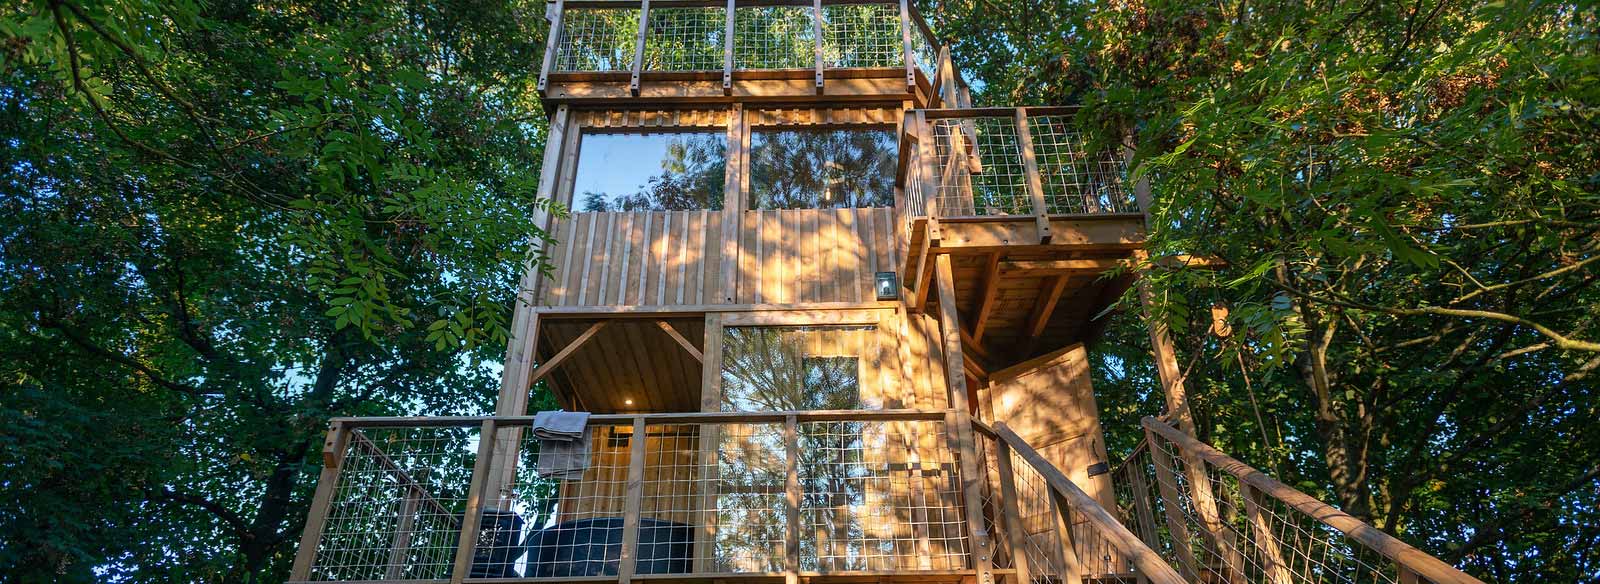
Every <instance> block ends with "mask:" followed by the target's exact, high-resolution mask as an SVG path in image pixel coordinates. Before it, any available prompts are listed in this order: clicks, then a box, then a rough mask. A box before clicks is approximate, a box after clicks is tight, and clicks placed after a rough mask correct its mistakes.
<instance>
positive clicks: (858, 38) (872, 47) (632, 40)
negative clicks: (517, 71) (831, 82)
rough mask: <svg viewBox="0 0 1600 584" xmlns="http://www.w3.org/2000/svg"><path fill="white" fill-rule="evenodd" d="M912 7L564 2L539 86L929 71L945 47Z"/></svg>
mask: <svg viewBox="0 0 1600 584" xmlns="http://www.w3.org/2000/svg"><path fill="white" fill-rule="evenodd" d="M730 9H731V10H733V11H734V14H733V18H731V19H730V18H728V13H727V12H728V10H730ZM911 14H912V13H911V9H910V8H909V6H908V5H907V4H903V3H901V2H898V1H885V0H849V1H848V2H838V1H835V0H828V1H827V2H821V3H819V4H813V5H797V4H794V3H792V2H778V1H767V0H749V1H741V2H737V3H733V2H725V1H724V2H717V1H714V0H707V1H703V2H696V1H676V2H673V3H671V4H666V5H662V6H651V5H649V4H648V3H645V2H638V3H632V2H626V1H622V0H599V1H588V2H584V1H581V0H580V1H572V2H566V1H563V2H558V3H557V4H556V13H555V16H554V18H553V19H552V21H551V22H552V32H551V42H550V44H549V46H548V47H547V52H548V53H549V55H548V56H547V59H546V64H545V66H544V69H543V71H542V73H541V86H540V87H541V88H542V87H544V85H543V83H544V82H546V81H547V80H548V79H549V77H550V76H551V75H552V74H554V75H557V76H561V75H569V76H570V75H572V74H592V73H627V72H631V73H633V74H634V76H635V77H637V76H639V75H641V74H650V73H676V74H694V73H703V74H705V75H706V76H714V75H717V74H720V75H723V76H724V82H725V83H726V82H727V81H728V78H730V77H732V76H733V75H734V74H735V72H736V71H743V72H748V71H773V70H789V71H792V72H794V73H796V74H797V75H806V74H808V73H804V72H809V71H813V70H814V71H816V72H820V71H822V70H824V69H878V70H883V74H884V76H896V75H902V74H905V75H909V74H911V73H912V71H913V70H916V71H920V72H921V74H922V75H923V77H924V78H927V77H928V76H929V75H932V72H933V69H934V66H935V65H934V60H935V59H936V57H935V54H936V51H935V49H934V44H933V41H932V40H931V39H930V38H928V36H927V35H928V33H927V29H926V28H925V27H924V26H923V25H922V24H921V23H919V22H913V21H912V19H913V17H912V16H911ZM641 17H642V18H643V19H644V23H643V26H640V19H641ZM730 37H731V38H730ZM730 40H731V42H730ZM857 75H860V73H858V74H857ZM635 81H637V79H635ZM908 81H909V80H908ZM818 82H819V83H821V79H820V78H819V79H818Z"/></svg>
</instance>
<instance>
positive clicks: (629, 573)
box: [617, 0, 648, 584]
mask: <svg viewBox="0 0 1600 584" xmlns="http://www.w3.org/2000/svg"><path fill="white" fill-rule="evenodd" d="M646 1H648V0H646ZM645 441H646V438H645V420H644V418H639V417H635V418H634V419H633V436H632V437H630V438H629V440H628V482H627V487H626V488H627V492H626V494H625V495H623V497H624V502H623V511H622V557H621V558H620V559H619V560H618V562H617V582H618V583H619V584H628V583H629V582H632V581H633V575H634V573H636V572H637V571H638V564H639V554H638V549H639V507H640V504H641V501H642V500H643V498H644V460H645V450H644V447H645Z"/></svg>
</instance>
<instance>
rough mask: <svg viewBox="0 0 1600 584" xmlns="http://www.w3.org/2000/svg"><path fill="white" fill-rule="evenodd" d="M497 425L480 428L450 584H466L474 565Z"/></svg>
mask: <svg viewBox="0 0 1600 584" xmlns="http://www.w3.org/2000/svg"><path fill="white" fill-rule="evenodd" d="M540 369H543V368H542V367H541V368H540ZM496 424H498V422H497V421H496V420H495V419H494V418H490V419H487V420H484V421H483V426H482V427H481V429H479V431H478V458H477V460H476V461H475V462H474V463H473V465H472V479H471V481H470V483H469V484H470V486H468V487H467V512H466V515H465V516H463V517H462V518H461V537H459V538H457V542H458V543H457V544H456V555H455V563H454V565H455V568H454V569H452V570H451V571H450V584H463V583H464V582H465V581H466V579H467V573H468V572H469V571H471V568H472V555H473V547H474V546H476V545H477V543H478V536H479V534H478V531H479V528H480V527H481V526H482V524H483V491H484V490H485V487H487V486H488V482H489V480H488V479H489V461H490V459H491V458H493V457H494V443H495V441H496V440H495V438H496V435H495V430H496V428H497V427H498V426H497V425H496Z"/></svg>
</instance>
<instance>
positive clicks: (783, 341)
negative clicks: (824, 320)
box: [722, 326, 882, 412]
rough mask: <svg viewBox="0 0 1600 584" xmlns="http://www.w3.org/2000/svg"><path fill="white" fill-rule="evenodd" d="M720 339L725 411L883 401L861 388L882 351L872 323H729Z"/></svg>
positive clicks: (867, 404) (848, 407)
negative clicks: (757, 325) (752, 325)
mask: <svg viewBox="0 0 1600 584" xmlns="http://www.w3.org/2000/svg"><path fill="white" fill-rule="evenodd" d="M722 343H723V344H722V411H725V412H758V411H791V410H854V409H875V408H879V407H881V406H882V404H880V403H877V402H878V401H880V400H877V399H875V398H870V397H867V398H864V397H863V394H862V391H861V389H862V382H863V380H864V379H865V378H866V377H867V369H866V367H867V366H868V364H870V363H871V362H872V359H873V357H874V356H875V355H876V354H877V351H878V336H877V329H876V328H874V327H871V326H817V327H812V326H803V327H729V328H727V329H724V332H723V341H722Z"/></svg>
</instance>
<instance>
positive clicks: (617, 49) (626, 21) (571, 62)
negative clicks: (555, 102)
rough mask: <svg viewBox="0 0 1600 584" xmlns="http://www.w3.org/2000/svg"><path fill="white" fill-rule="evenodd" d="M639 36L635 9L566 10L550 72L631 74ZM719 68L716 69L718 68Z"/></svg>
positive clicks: (636, 10) (637, 16)
mask: <svg viewBox="0 0 1600 584" xmlns="http://www.w3.org/2000/svg"><path fill="white" fill-rule="evenodd" d="M638 36H639V10H638V9H636V8H568V9H566V10H565V11H564V12H563V13H562V15H561V40H560V42H559V44H557V46H556V59H555V63H554V64H553V65H552V68H553V70H555V71H560V72H569V71H596V72H599V71H632V70H633V53H634V48H635V47H634V41H635V39H637V38H638ZM721 67H722V66H721V64H720V63H719V64H718V65H717V68H719V69H720V68H721Z"/></svg>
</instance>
